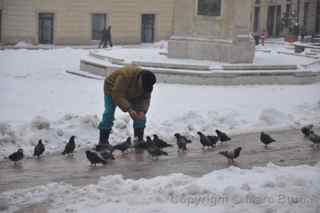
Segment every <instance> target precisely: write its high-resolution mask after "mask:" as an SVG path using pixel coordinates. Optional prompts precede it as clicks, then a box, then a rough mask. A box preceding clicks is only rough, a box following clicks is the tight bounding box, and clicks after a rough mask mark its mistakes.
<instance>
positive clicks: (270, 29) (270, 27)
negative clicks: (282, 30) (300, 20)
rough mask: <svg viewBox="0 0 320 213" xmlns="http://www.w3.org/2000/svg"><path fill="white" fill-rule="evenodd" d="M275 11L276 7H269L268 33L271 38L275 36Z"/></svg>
mask: <svg viewBox="0 0 320 213" xmlns="http://www.w3.org/2000/svg"><path fill="white" fill-rule="evenodd" d="M275 10H276V7H275V6H269V8H268V19H267V31H268V35H269V36H272V35H273V29H274V14H275Z"/></svg>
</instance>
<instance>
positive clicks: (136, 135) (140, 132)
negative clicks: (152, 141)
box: [134, 128, 144, 141]
mask: <svg viewBox="0 0 320 213" xmlns="http://www.w3.org/2000/svg"><path fill="white" fill-rule="evenodd" d="M143 136H144V128H136V129H134V138H136V139H138V140H139V141H143Z"/></svg>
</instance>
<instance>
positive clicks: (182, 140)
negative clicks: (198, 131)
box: [174, 133, 191, 152]
mask: <svg viewBox="0 0 320 213" xmlns="http://www.w3.org/2000/svg"><path fill="white" fill-rule="evenodd" d="M174 136H175V137H176V139H177V146H178V152H179V151H180V150H182V151H186V150H187V144H188V143H191V141H190V140H188V139H187V138H186V137H185V136H183V135H180V134H179V133H176V134H174Z"/></svg>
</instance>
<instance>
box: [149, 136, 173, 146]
mask: <svg viewBox="0 0 320 213" xmlns="http://www.w3.org/2000/svg"><path fill="white" fill-rule="evenodd" d="M153 142H154V143H155V144H156V145H157V147H159V148H160V149H163V148H166V147H171V146H172V144H169V143H167V142H165V141H164V140H162V139H160V138H159V137H158V135H156V134H154V135H153Z"/></svg>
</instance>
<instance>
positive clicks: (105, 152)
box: [99, 150, 115, 160]
mask: <svg viewBox="0 0 320 213" xmlns="http://www.w3.org/2000/svg"><path fill="white" fill-rule="evenodd" d="M99 153H100V155H101V156H102V157H103V159H105V160H114V159H115V158H114V156H113V154H112V152H111V151H110V150H103V151H101V152H99Z"/></svg>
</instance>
